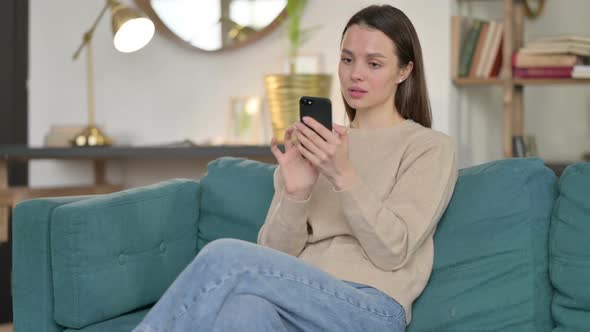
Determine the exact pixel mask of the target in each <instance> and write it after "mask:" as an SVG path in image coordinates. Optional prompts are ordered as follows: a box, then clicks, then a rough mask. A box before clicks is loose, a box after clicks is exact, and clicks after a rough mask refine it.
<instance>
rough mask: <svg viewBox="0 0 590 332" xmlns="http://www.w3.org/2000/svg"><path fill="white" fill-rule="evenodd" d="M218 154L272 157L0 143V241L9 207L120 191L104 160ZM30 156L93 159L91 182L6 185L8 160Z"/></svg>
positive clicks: (189, 149) (245, 151)
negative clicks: (108, 177) (33, 200)
mask: <svg viewBox="0 0 590 332" xmlns="http://www.w3.org/2000/svg"><path fill="white" fill-rule="evenodd" d="M221 156H234V157H248V158H253V159H258V158H262V157H264V158H268V157H272V153H271V152H270V147H269V146H182V147H168V146H153V147H151V146H145V147H131V146H130V147H125V146H121V147H80V148H32V147H27V146H16V145H0V243H2V242H6V241H8V238H9V234H8V229H9V225H8V223H9V218H10V212H11V209H12V208H14V206H15V205H16V204H17V203H19V202H21V201H23V200H26V199H31V198H38V197H56V196H75V195H93V194H105V193H110V192H114V191H119V190H121V189H122V188H123V187H122V186H121V185H116V184H109V183H107V181H106V162H107V161H108V160H117V159H214V158H217V157H221ZM31 159H54V160H86V161H92V163H93V168H94V183H93V184H91V185H84V186H67V187H48V188H31V187H29V186H17V187H11V186H9V185H8V162H9V161H12V160H24V161H29V160H31Z"/></svg>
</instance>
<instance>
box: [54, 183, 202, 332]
mask: <svg viewBox="0 0 590 332" xmlns="http://www.w3.org/2000/svg"><path fill="white" fill-rule="evenodd" d="M199 193H200V191H199V185H198V183H196V182H195V181H192V180H181V179H177V180H170V181H165V182H161V183H159V184H156V185H152V186H146V187H141V188H135V189H130V190H126V191H122V192H118V193H113V194H107V195H100V196H95V197H92V198H89V199H86V200H82V201H78V202H74V203H70V204H65V205H62V206H60V207H58V208H56V210H55V212H54V214H53V217H52V221H51V260H52V268H53V275H52V277H53V289H54V303H55V313H54V316H55V321H56V322H57V323H59V324H60V325H62V326H64V327H68V328H77V329H79V328H82V327H85V326H88V325H91V324H95V323H98V322H102V321H105V320H107V319H110V318H114V317H117V316H119V315H121V314H123V313H126V312H130V311H132V310H135V309H137V308H140V307H144V306H146V305H148V304H150V303H153V302H155V301H156V300H157V299H158V298H159V297H160V296H161V295H162V293H163V292H164V291H165V290H166V288H168V286H169V285H170V284H171V283H172V281H173V280H174V279H175V278H176V276H177V275H178V274H179V273H180V272H181V271H182V269H184V267H185V266H186V265H187V264H188V263H189V262H190V261H191V260H192V259H193V257H194V255H195V253H196V233H197V221H198V201H199V197H198V196H199Z"/></svg>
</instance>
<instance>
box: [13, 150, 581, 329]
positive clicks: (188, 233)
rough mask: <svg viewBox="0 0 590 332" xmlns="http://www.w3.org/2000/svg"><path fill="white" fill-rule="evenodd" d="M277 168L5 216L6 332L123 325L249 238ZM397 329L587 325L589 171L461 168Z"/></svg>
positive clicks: (516, 162) (211, 169)
mask: <svg viewBox="0 0 590 332" xmlns="http://www.w3.org/2000/svg"><path fill="white" fill-rule="evenodd" d="M275 167H276V166H275V165H271V164H264V163H260V162H256V161H251V160H246V159H239V158H231V157H224V158H220V159H217V160H214V161H212V162H211V163H210V164H209V166H208V172H207V174H206V176H204V177H202V178H201V179H200V180H199V181H193V180H183V179H175V180H171V181H165V182H162V183H158V184H155V185H152V186H146V187H141V188H135V189H130V190H126V191H122V192H118V193H113V194H107V195H99V196H84V197H69V198H44V199H34V200H29V201H25V202H22V203H21V204H19V205H18V206H17V207H16V208H15V210H14V222H13V286H12V287H13V289H12V290H13V304H14V327H15V331H16V332H57V331H84V332H91V331H92V332H95V331H110V332H119V331H130V330H131V329H132V328H133V327H134V326H135V325H136V324H137V323H138V322H139V321H140V320H141V318H142V317H143V316H144V315H145V314H146V313H147V311H148V310H149V307H150V306H151V305H153V303H154V302H155V301H157V299H158V298H159V297H160V296H161V294H162V293H163V292H164V291H165V289H166V288H167V287H168V286H169V285H170V283H171V282H172V281H173V280H174V278H175V276H176V275H177V274H178V273H179V272H180V271H181V270H182V269H183V267H184V266H186V265H187V264H188V263H189V262H190V261H191V259H192V258H193V257H194V256H195V255H196V253H197V252H198V251H199V250H200V249H201V248H202V247H203V246H205V245H206V244H207V243H209V242H210V241H213V240H215V239H218V238H223V237H231V238H239V239H244V240H247V241H255V240H256V235H257V233H258V229H259V228H260V226H261V224H262V223H263V221H264V218H265V216H266V212H267V210H268V207H269V205H270V201H271V198H272V196H273V192H274V188H273V183H272V174H273V171H274V169H275ZM435 250H436V251H435V253H436V254H435V261H434V270H433V274H432V276H431V279H430V281H429V283H428V286H427V287H426V289H425V291H424V293H423V294H422V295H421V297H420V298H418V300H417V301H416V302H415V304H414V316H413V317H414V319H413V322H412V324H411V325H410V326H409V328H408V331H410V332H418V331H469V332H477V331H519V332H520V331H535V332H539V331H589V330H590V164H589V163H578V164H574V165H571V166H569V167H568V168H567V169H566V170H565V172H564V173H563V175H562V176H561V177H560V178H559V179H557V178H556V177H555V175H554V173H553V172H552V171H551V170H549V169H548V168H546V167H545V166H544V164H543V162H542V160H540V159H506V160H500V161H495V162H491V163H487V164H483V165H479V166H475V167H470V168H466V169H462V170H461V171H460V176H459V179H458V181H457V185H456V188H455V191H454V193H453V197H452V199H451V202H450V204H449V207H448V209H447V210H446V212H445V214H444V216H443V218H442V219H441V221H440V223H439V226H438V228H437V231H436V234H435Z"/></svg>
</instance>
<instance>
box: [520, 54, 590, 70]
mask: <svg viewBox="0 0 590 332" xmlns="http://www.w3.org/2000/svg"><path fill="white" fill-rule="evenodd" d="M580 62H581V57H580V56H577V55H573V54H523V53H520V52H517V53H516V54H515V55H514V59H513V65H514V66H515V67H519V68H534V67H572V66H574V65H576V64H577V63H580Z"/></svg>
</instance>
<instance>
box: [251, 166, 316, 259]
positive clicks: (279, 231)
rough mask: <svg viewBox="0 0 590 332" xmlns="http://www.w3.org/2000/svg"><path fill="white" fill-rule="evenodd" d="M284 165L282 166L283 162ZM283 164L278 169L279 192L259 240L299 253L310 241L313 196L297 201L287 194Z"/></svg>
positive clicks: (291, 252) (286, 250) (276, 193)
mask: <svg viewBox="0 0 590 332" xmlns="http://www.w3.org/2000/svg"><path fill="white" fill-rule="evenodd" d="M279 167H280V166H279ZM279 167H277V168H276V170H275V172H274V176H273V178H274V187H275V194H274V196H273V198H272V202H271V204H270V208H269V209H268V213H267V215H266V220H265V221H264V225H262V228H261V229H260V231H259V232H258V241H257V242H258V244H260V245H262V246H265V247H270V248H273V249H277V250H280V251H282V252H285V253H287V254H289V255H292V256H298V255H299V254H300V253H301V251H303V248H304V247H305V244H306V243H307V237H308V233H307V219H308V216H309V198H308V199H307V200H305V201H294V200H292V199H289V198H288V197H287V196H286V195H285V190H284V185H283V180H282V177H281V174H280V172H279Z"/></svg>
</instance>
